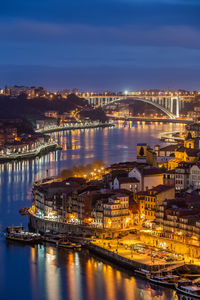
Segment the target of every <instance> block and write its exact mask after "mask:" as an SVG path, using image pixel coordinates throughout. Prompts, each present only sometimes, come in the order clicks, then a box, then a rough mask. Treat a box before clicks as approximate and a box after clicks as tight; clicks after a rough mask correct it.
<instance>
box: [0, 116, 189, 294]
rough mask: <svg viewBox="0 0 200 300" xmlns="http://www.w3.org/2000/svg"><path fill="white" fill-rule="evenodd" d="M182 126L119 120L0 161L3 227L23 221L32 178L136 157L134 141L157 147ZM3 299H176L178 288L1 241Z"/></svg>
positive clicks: (80, 255) (84, 257) (73, 255)
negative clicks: (52, 148) (47, 149)
mask: <svg viewBox="0 0 200 300" xmlns="http://www.w3.org/2000/svg"><path fill="white" fill-rule="evenodd" d="M183 129H184V125H182V124H172V123H168V124H166V123H165V124H164V123H151V124H145V123H144V122H140V123H136V122H134V123H133V122H127V123H124V122H119V123H118V124H117V125H116V127H114V128H104V129H86V130H74V131H64V132H56V133H52V136H53V137H54V138H55V140H57V141H58V143H59V144H61V145H62V147H63V150H62V151H58V152H53V153H49V154H47V155H45V156H42V157H40V158H36V159H34V160H32V161H21V162H15V163H6V164H2V165H0V230H1V231H2V230H3V229H5V227H6V226H8V225H19V224H23V225H25V226H26V223H27V220H26V217H22V216H20V215H19V213H18V211H19V209H20V208H21V207H27V206H30V205H31V192H32V184H33V182H34V180H37V179H39V178H42V177H45V176H46V175H47V174H48V176H53V175H57V174H58V173H59V172H60V171H61V170H62V169H65V168H69V167H71V166H72V165H76V164H79V165H80V164H81V165H84V164H87V163H89V162H92V161H93V160H96V159H101V160H103V161H104V162H105V163H106V164H107V165H109V164H111V163H114V162H119V161H133V160H135V158H136V144H137V143H140V142H146V143H147V144H149V145H150V146H154V145H155V144H158V143H160V144H161V142H160V140H159V136H160V134H161V133H162V132H167V131H173V130H180V131H181V130H183ZM0 299H1V300H10V299H14V300H63V299H65V300H93V299H94V300H115V299H116V300H118V299H120V300H134V299H135V300H138V299H141V300H142V299H163V300H164V299H177V296H176V295H175V292H174V291H172V290H168V289H162V288H155V287H153V286H150V284H149V283H147V282H145V281H143V280H141V279H138V278H135V277H134V276H133V275H132V274H128V273H127V272H126V271H125V270H121V269H119V268H118V267H116V266H111V265H110V264H109V263H107V262H102V261H101V260H100V259H98V258H96V257H93V256H91V255H89V253H87V252H85V251H80V252H71V251H67V250H65V249H56V248H55V247H44V246H35V247H32V246H21V245H16V244H13V243H7V242H5V240H4V238H3V236H2V235H1V239H0Z"/></svg>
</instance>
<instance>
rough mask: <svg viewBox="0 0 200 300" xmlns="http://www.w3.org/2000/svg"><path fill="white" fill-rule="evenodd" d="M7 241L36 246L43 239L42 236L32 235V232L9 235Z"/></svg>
mask: <svg viewBox="0 0 200 300" xmlns="http://www.w3.org/2000/svg"><path fill="white" fill-rule="evenodd" d="M6 240H10V241H15V242H20V243H24V244H35V243H39V242H41V241H42V237H41V235H40V234H37V233H32V232H25V231H21V232H11V233H7V235H6Z"/></svg>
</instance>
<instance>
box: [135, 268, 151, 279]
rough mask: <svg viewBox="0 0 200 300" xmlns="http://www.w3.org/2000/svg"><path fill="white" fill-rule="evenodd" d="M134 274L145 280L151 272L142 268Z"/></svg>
mask: <svg viewBox="0 0 200 300" xmlns="http://www.w3.org/2000/svg"><path fill="white" fill-rule="evenodd" d="M134 272H135V274H137V275H138V276H141V277H144V278H147V276H148V275H150V272H149V271H148V270H145V269H142V268H141V269H139V270H135V271H134Z"/></svg>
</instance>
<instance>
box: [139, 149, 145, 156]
mask: <svg viewBox="0 0 200 300" xmlns="http://www.w3.org/2000/svg"><path fill="white" fill-rule="evenodd" d="M139 154H140V156H144V148H143V147H141V148H140V152H139Z"/></svg>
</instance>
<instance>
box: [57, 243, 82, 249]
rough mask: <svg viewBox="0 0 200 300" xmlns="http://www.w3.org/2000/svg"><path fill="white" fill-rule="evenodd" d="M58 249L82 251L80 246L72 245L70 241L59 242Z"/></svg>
mask: <svg viewBox="0 0 200 300" xmlns="http://www.w3.org/2000/svg"><path fill="white" fill-rule="evenodd" d="M58 247H62V248H67V249H81V245H80V244H75V243H70V242H68V241H63V242H59V243H58Z"/></svg>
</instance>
